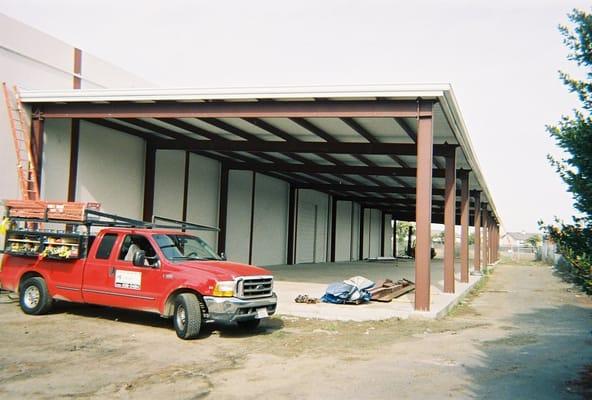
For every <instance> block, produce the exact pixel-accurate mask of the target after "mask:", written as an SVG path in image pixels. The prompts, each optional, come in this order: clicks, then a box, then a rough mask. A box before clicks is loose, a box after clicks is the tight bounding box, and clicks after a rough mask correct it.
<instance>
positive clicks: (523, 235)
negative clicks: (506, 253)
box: [501, 232, 540, 247]
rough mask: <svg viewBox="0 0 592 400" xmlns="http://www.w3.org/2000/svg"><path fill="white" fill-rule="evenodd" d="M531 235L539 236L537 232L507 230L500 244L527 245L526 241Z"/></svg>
mask: <svg viewBox="0 0 592 400" xmlns="http://www.w3.org/2000/svg"><path fill="white" fill-rule="evenodd" d="M533 236H540V234H539V233H528V232H507V233H506V234H505V235H503V236H502V240H501V246H502V247H524V246H528V243H527V242H526V241H527V240H528V239H529V238H531V237H533Z"/></svg>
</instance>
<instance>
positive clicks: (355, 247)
mask: <svg viewBox="0 0 592 400" xmlns="http://www.w3.org/2000/svg"><path fill="white" fill-rule="evenodd" d="M352 211H353V213H352V239H351V242H352V247H351V254H350V259H351V260H359V259H360V205H359V204H358V203H352Z"/></svg>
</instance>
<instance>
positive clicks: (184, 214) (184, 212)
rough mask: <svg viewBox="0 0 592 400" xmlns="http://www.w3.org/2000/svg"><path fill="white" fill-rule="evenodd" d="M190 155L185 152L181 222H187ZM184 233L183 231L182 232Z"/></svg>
mask: <svg viewBox="0 0 592 400" xmlns="http://www.w3.org/2000/svg"><path fill="white" fill-rule="evenodd" d="M190 154H191V153H189V152H188V151H186V152H185V172H184V174H185V175H184V178H183V210H182V218H181V219H182V220H183V221H187V197H188V195H189V162H190V159H191V157H190ZM183 231H184V230H183Z"/></svg>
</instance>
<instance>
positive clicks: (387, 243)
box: [384, 214, 393, 257]
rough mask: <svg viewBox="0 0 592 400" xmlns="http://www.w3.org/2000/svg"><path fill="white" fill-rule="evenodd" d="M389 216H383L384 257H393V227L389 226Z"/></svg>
mask: <svg viewBox="0 0 592 400" xmlns="http://www.w3.org/2000/svg"><path fill="white" fill-rule="evenodd" d="M391 218H392V216H391V214H384V256H385V257H392V256H393V227H392V226H391Z"/></svg>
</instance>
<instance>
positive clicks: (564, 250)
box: [541, 9, 592, 292]
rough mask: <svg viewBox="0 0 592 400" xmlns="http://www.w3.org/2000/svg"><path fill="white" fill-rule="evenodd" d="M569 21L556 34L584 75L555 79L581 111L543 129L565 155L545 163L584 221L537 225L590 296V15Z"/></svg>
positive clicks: (579, 13) (571, 16) (573, 14)
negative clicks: (560, 81)
mask: <svg viewBox="0 0 592 400" xmlns="http://www.w3.org/2000/svg"><path fill="white" fill-rule="evenodd" d="M568 17H569V20H570V21H571V23H572V25H573V26H572V27H571V29H570V27H567V26H560V27H559V31H560V32H561V34H562V35H563V41H564V43H565V45H566V46H567V47H568V49H569V50H570V54H569V56H568V59H569V60H572V61H575V63H576V64H577V65H578V66H579V67H581V68H582V69H584V70H585V77H584V78H583V79H581V80H579V79H575V78H573V77H572V76H570V75H569V74H567V73H564V72H560V73H559V75H560V78H561V79H562V80H563V82H564V83H565V85H566V86H567V87H568V89H569V91H571V92H573V93H575V94H577V95H578V97H579V99H580V101H581V109H579V110H575V111H574V113H573V115H572V116H564V117H563V118H562V119H561V121H560V122H559V123H558V124H557V125H556V126H549V127H547V130H548V131H549V133H550V134H551V136H552V137H553V138H554V139H555V141H556V142H557V145H558V146H559V147H560V148H561V149H563V150H564V152H565V154H566V156H565V157H564V158H562V159H556V158H553V157H551V156H548V158H549V161H550V162H551V164H552V165H553V166H554V167H555V169H556V170H557V173H558V174H559V176H560V177H561V178H562V179H563V181H564V182H565V183H566V184H567V188H568V190H569V191H570V192H571V193H572V194H573V197H574V207H575V208H576V209H577V210H578V211H580V212H581V213H582V215H583V216H581V217H577V218H576V217H574V218H573V222H572V223H564V222H562V221H559V220H557V219H556V220H555V223H554V224H549V225H546V226H543V223H542V222H541V226H542V229H543V230H544V231H545V233H546V234H547V235H548V236H549V237H550V238H551V239H552V240H554V241H555V243H557V246H558V249H559V251H560V252H561V254H562V255H563V256H564V258H565V259H566V260H567V261H568V263H569V264H570V266H571V273H572V277H573V278H574V280H575V281H576V282H577V283H579V284H581V285H582V287H583V288H584V289H585V290H586V291H588V292H592V268H591V267H592V235H591V233H592V15H591V14H588V13H586V12H584V11H580V10H576V9H574V10H572V12H571V13H569V14H568Z"/></svg>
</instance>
